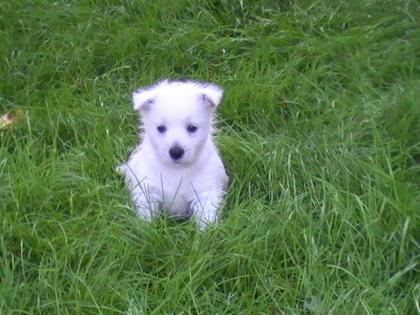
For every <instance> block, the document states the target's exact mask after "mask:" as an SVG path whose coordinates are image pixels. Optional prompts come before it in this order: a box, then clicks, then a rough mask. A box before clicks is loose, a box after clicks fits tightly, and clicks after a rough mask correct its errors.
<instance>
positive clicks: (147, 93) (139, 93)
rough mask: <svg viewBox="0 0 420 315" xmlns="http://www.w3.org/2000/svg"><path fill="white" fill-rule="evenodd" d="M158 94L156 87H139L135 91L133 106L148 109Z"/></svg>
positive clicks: (136, 108)
mask: <svg viewBox="0 0 420 315" xmlns="http://www.w3.org/2000/svg"><path fill="white" fill-rule="evenodd" d="M155 96H156V91H155V89H138V90H135V91H134V92H133V108H134V110H136V111H140V110H141V111H148V110H149V109H150V105H151V104H152V103H153V101H154V98H155Z"/></svg>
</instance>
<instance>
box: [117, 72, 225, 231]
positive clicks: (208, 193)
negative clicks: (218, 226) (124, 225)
mask: <svg viewBox="0 0 420 315" xmlns="http://www.w3.org/2000/svg"><path fill="white" fill-rule="evenodd" d="M222 96H223V90H222V89H221V88H220V87H218V86H216V85H213V84H208V83H200V82H194V81H186V82H184V81H182V82H181V81H168V80H165V81H161V82H158V83H157V84H155V85H152V86H150V87H146V88H142V89H138V90H136V91H135V92H134V93H133V107H134V109H135V110H137V111H139V112H140V117H141V122H142V129H143V132H142V141H141V143H140V144H139V146H138V147H137V148H136V149H135V150H134V151H133V153H132V154H131V156H130V157H129V159H128V161H127V162H126V163H125V164H122V165H121V166H120V167H119V168H118V170H119V172H120V174H121V175H123V176H124V177H125V181H126V184H127V186H128V188H129V189H130V191H131V195H132V198H133V201H134V203H135V206H136V209H137V212H138V214H139V216H140V217H142V218H143V219H146V220H150V219H151V218H152V217H153V216H154V215H156V214H158V213H159V212H160V211H161V210H167V211H168V212H169V214H170V215H172V216H174V217H189V216H190V215H192V216H193V217H194V218H195V219H196V221H197V223H198V224H199V225H200V227H201V228H204V227H205V226H207V224H208V223H211V222H214V221H216V220H217V209H218V207H219V205H220V202H221V201H222V198H223V195H224V193H225V190H226V187H227V183H228V177H227V175H226V172H225V169H224V167H223V163H222V160H221V159H220V157H219V154H218V151H217V149H216V146H215V145H214V143H213V140H212V117H213V114H214V112H215V110H216V108H217V106H218V105H219V103H220V101H221V99H222ZM159 126H164V127H165V128H166V130H165V131H164V132H161V131H159V130H158V127H159ZM188 126H195V127H197V128H196V131H194V132H191V130H189V129H188ZM174 147H178V148H181V149H182V150H183V151H184V154H183V155H182V157H181V158H178V159H174V158H173V157H171V155H170V153H169V151H170V150H171V148H174Z"/></svg>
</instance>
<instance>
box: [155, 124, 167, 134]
mask: <svg viewBox="0 0 420 315" xmlns="http://www.w3.org/2000/svg"><path fill="white" fill-rule="evenodd" d="M156 129H157V131H159V132H160V133H164V132H165V131H166V127H165V126H164V125H160V126H157V128H156Z"/></svg>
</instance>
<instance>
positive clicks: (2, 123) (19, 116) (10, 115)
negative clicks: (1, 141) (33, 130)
mask: <svg viewBox="0 0 420 315" xmlns="http://www.w3.org/2000/svg"><path fill="white" fill-rule="evenodd" d="M25 115H26V114H25V112H24V111H23V110H22V109H17V110H16V111H14V112H7V113H5V114H3V115H2V116H0V130H4V129H8V128H11V127H16V126H18V125H20V124H21V123H22V122H23V120H24V119H25Z"/></svg>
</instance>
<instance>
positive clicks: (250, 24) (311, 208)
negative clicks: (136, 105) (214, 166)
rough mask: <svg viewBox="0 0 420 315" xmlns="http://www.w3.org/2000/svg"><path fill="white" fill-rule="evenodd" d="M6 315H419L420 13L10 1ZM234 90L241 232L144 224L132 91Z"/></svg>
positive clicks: (2, 266)
mask: <svg viewBox="0 0 420 315" xmlns="http://www.w3.org/2000/svg"><path fill="white" fill-rule="evenodd" d="M0 16H1V17H2V18H1V22H0V25H1V29H2V31H1V32H0V40H1V42H2V45H0V53H1V56H3V58H2V59H1V61H0V70H1V72H2V76H1V77H0V80H1V81H0V114H1V113H3V112H8V111H10V110H15V109H17V108H19V109H22V110H24V111H25V112H26V113H27V117H26V122H25V124H24V126H22V127H21V128H19V129H16V128H14V129H10V130H2V131H0V220H1V221H0V223H1V224H0V313H1V314H13V313H19V314H34V313H44V314H52V313H53V314H56V313H58V314H88V313H91V314H98V313H99V314H110V313H116V314H165V313H171V314H173V313H177V314H190V313H193V314H199V313H200V314H206V313H208V314H238V313H244V314H273V313H275V314H401V315H402V314H404V315H405V314H416V313H419V311H420V308H419V294H420V291H419V280H420V277H419V266H418V261H419V253H420V251H419V237H418V236H419V233H420V228H419V227H420V223H419V220H420V218H419V217H420V216H419V213H420V212H419V207H418V205H419V203H420V193H419V191H420V181H419V178H420V176H419V175H420V171H419V170H420V168H419V161H420V142H419V137H418V135H419V134H420V107H419V105H418V98H419V92H418V85H419V84H420V68H419V66H418V65H419V64H420V62H419V61H420V60H419V56H418V51H419V49H420V41H419V39H420V31H419V28H418V20H419V19H420V9H419V7H418V6H416V5H415V3H414V2H406V3H402V2H401V3H395V2H393V1H385V2H383V1H382V2H372V1H371V2H363V1H352V2H343V1H337V2H322V1H321V2H316V3H314V2H311V1H278V2H275V1H274V2H273V1H257V2H252V1H230V2H229V1H206V0H201V1H183V0H180V1H168V0H158V1H154V2H153V3H146V2H135V1H107V2H106V3H105V2H104V3H102V2H100V3H88V2H69V3H64V2H62V1H58V2H38V1H33V2H23V1H13V2H4V3H1V4H0ZM161 77H171V78H181V77H192V78H195V79H200V80H205V81H215V82H217V83H218V84H220V85H222V86H223V87H225V90H226V94H225V95H226V96H225V99H224V101H223V104H222V106H221V107H220V111H219V121H218V125H219V129H220V130H219V133H218V135H217V142H218V144H219V147H220V149H221V152H222V155H223V157H224V160H225V163H226V166H227V169H228V172H229V175H230V178H231V183H230V190H229V193H228V196H227V200H226V205H225V206H224V209H223V219H222V221H221V222H220V223H218V224H216V225H215V226H213V227H211V228H209V229H208V230H207V231H206V233H200V232H199V231H197V229H196V228H195V227H194V225H193V224H191V223H190V222H188V221H187V222H183V223H174V222H172V221H171V220H170V219H169V218H165V217H164V218H161V219H160V220H157V221H156V222H154V223H152V224H147V223H145V222H142V221H140V220H139V219H138V218H137V217H136V216H135V214H134V212H133V211H132V209H131V205H130V200H129V196H128V194H127V192H126V190H125V188H124V185H123V183H122V182H121V179H120V178H119V177H118V176H117V174H116V173H115V172H114V167H115V165H117V163H118V162H119V161H121V160H124V159H125V157H126V156H127V153H128V152H129V151H130V149H131V148H132V147H133V146H134V145H135V144H136V142H137V135H136V133H137V119H136V117H135V114H134V113H133V112H132V111H131V106H130V97H129V96H130V93H131V91H132V90H133V89H134V88H136V87H138V86H141V85H143V84H148V83H151V82H153V81H155V80H157V79H159V78H161Z"/></svg>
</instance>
